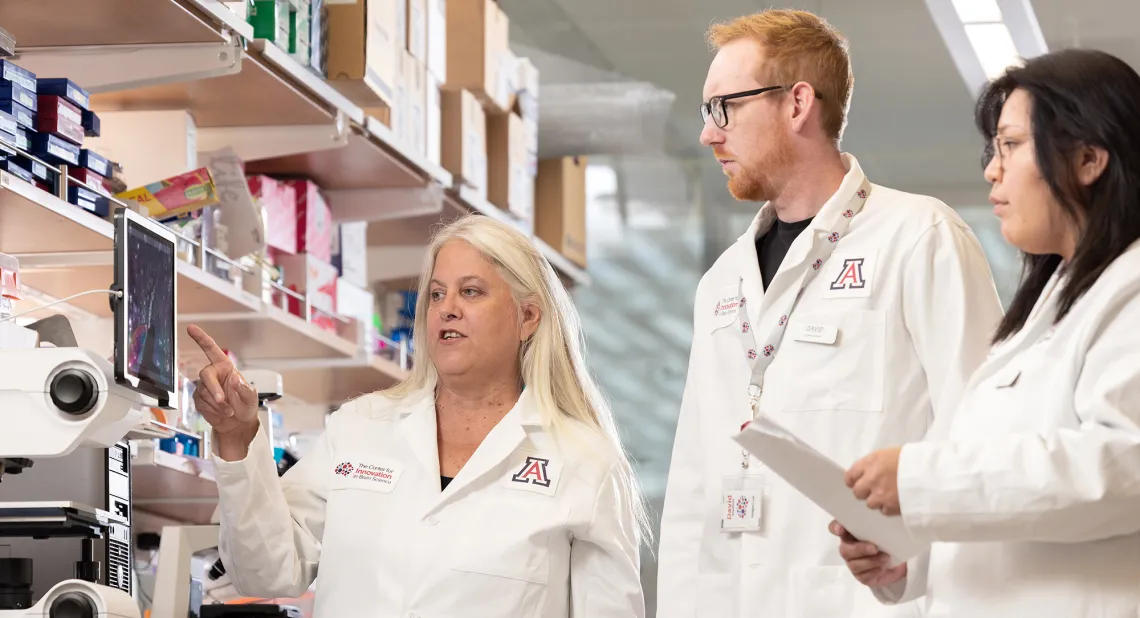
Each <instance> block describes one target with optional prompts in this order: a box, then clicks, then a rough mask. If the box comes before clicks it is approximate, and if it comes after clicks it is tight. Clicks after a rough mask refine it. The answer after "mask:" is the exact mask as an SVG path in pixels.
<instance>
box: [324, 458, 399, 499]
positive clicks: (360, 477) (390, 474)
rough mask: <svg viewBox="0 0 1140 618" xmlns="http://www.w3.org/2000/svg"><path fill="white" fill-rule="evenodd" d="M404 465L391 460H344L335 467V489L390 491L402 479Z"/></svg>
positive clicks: (333, 486) (333, 485)
mask: <svg viewBox="0 0 1140 618" xmlns="http://www.w3.org/2000/svg"><path fill="white" fill-rule="evenodd" d="M403 471H404V466H403V465H402V464H401V463H400V462H398V461H391V460H372V461H358V460H347V459H346V460H344V461H340V462H337V464H336V468H334V469H333V482H332V488H333V489H363V490H366V491H378V492H380V493H385V494H386V493H390V492H391V491H392V490H393V489H395V488H396V483H398V482H399V481H400V474H401V473H403Z"/></svg>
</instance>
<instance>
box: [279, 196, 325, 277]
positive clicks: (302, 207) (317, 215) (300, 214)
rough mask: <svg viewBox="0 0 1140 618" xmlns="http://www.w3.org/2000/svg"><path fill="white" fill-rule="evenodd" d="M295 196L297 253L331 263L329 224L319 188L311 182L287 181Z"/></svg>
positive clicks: (323, 197) (323, 199)
mask: <svg viewBox="0 0 1140 618" xmlns="http://www.w3.org/2000/svg"><path fill="white" fill-rule="evenodd" d="M285 182H286V183H287V184H289V185H290V186H292V187H293V191H294V192H295V193H296V196H297V198H296V199H297V253H308V254H309V255H312V256H313V257H315V258H318V259H320V260H323V261H325V262H331V261H332V240H333V221H332V210H330V209H329V205H328V202H327V201H326V200H325V196H324V194H323V193H322V192H321V188H320V187H318V186H317V184H316V183H315V182H313V181H311V180H288V181H285Z"/></svg>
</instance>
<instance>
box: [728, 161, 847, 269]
mask: <svg viewBox="0 0 1140 618" xmlns="http://www.w3.org/2000/svg"><path fill="white" fill-rule="evenodd" d="M839 157H840V159H841V160H842V161H843V166H844V167H846V168H847V173H846V174H844V176H843V182H842V183H840V185H839V189H838V190H837V191H836V192H835V193H834V194H833V195H832V196H831V197H830V198H829V199H828V200H827V202H825V203H824V205H823V207H822V208H820V210H819V213H817V214H816V216H815V218H813V219H812V221H811V225H810V226H808V229H811V230H815V231H819V232H823V231H826V232H830V231H831V228H832V227H834V226H835V222H836V221H837V220H838V219H839V217H841V216H843V211H845V210H847V204H848V202H850V200H851V196H852V195H855V192H856V191H858V190H859V187H860V186H861V185H862V184H863V181H864V180H865V179H866V178H867V176H866V174H864V173H863V168H862V167H861V166H860V165H859V161H858V160H857V159H856V158H855V157H854V155H851V154H849V153H846V152H844V153H840V155H839ZM775 221H776V209H775V207H773V206H772V203H771V202H765V203H764V205H763V206H761V207H760V212H758V213H756V216H755V217H754V218H753V219H752V225H750V226H749V227H748V231H747V232H745V233H744V235H743V236H741V237H740V239H741V240H747V241H748V242H750V243H752V244H753V245H755V243H756V239H757V238H759V237H760V235H761V234H764V233H765V232H767V231H768V230H769V229H770V228H771V227H772V224H773V223H774V222H775ZM789 253H790V252H789Z"/></svg>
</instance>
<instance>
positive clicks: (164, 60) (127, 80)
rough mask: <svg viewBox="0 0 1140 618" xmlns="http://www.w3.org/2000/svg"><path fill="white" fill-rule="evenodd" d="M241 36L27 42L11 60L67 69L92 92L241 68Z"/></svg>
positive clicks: (48, 70)
mask: <svg viewBox="0 0 1140 618" xmlns="http://www.w3.org/2000/svg"><path fill="white" fill-rule="evenodd" d="M244 55H245V52H244V51H243V49H242V44H241V42H240V40H238V39H237V38H236V37H231V39H230V41H228V42H225V43H172V44H149V45H91V46H88V45H82V46H74V47H29V48H25V49H21V50H20V51H19V55H18V56H17V57H16V58H15V61H16V62H17V63H18V64H19V65H20V66H22V67H24V68H26V69H28V70H29V71H31V72H33V73H36V74H38V75H69V76H72V77H71V78H72V79H73V80H75V82H76V83H78V84H79V85H80V86H82V87H83V88H85V89H86V90H87V91H88V92H90V93H91V94H99V93H105V92H119V91H123V90H133V89H136V88H146V87H149V86H160V85H164V84H173V83H179V82H191V81H197V80H200V79H207V78H210V77H221V76H223V75H233V74H235V73H239V72H241V67H242V58H243V57H244Z"/></svg>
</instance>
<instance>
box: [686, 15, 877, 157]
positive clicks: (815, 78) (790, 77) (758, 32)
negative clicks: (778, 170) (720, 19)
mask: <svg viewBox="0 0 1140 618" xmlns="http://www.w3.org/2000/svg"><path fill="white" fill-rule="evenodd" d="M707 38H708V42H709V46H710V47H711V48H712V49H713V50H714V51H716V50H719V49H720V48H721V47H723V46H725V45H727V44H728V43H731V42H732V41H735V40H737V39H744V38H749V39H753V40H755V41H757V42H759V43H760V44H761V45H762V46H763V48H764V52H765V54H766V56H767V62H766V63H765V65H766V66H765V67H764V74H763V75H759V76H757V77H759V78H760V79H762V80H768V81H769V82H770V83H765V84H764V85H765V86H768V85H772V86H791V85H792V84H795V83H796V82H801V81H802V82H807V83H809V84H811V85H812V87H813V88H815V91H816V93H818V94H819V95H820V96H821V100H820V104H821V110H820V111H821V114H820V117H821V120H822V123H823V130H824V131H825V132H826V133H827V135H828V137H830V138H831V139H832V140H833V141H835V143H836V144H838V143H839V139H840V136H842V135H843V129H844V127H845V125H846V123H847V110H848V107H849V105H850V103H851V89H852V87H853V86H854V85H855V77H854V75H853V74H852V71H851V57H850V55H849V54H848V48H847V39H846V38H845V37H844V36H843V35H842V34H841V33H840V32H839V31H838V30H836V29H835V28H834V27H832V26H831V25H830V24H828V23H827V21H826V20H824V19H823V18H822V17H819V16H817V15H814V14H812V13H808V12H807V11H797V10H791V9H772V10H767V11H761V12H759V13H753V14H751V15H745V16H742V17H737V18H736V19H733V20H731V21H728V22H725V23H720V24H713V25H712V26H711V27H710V28H709V30H708V33H707Z"/></svg>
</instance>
